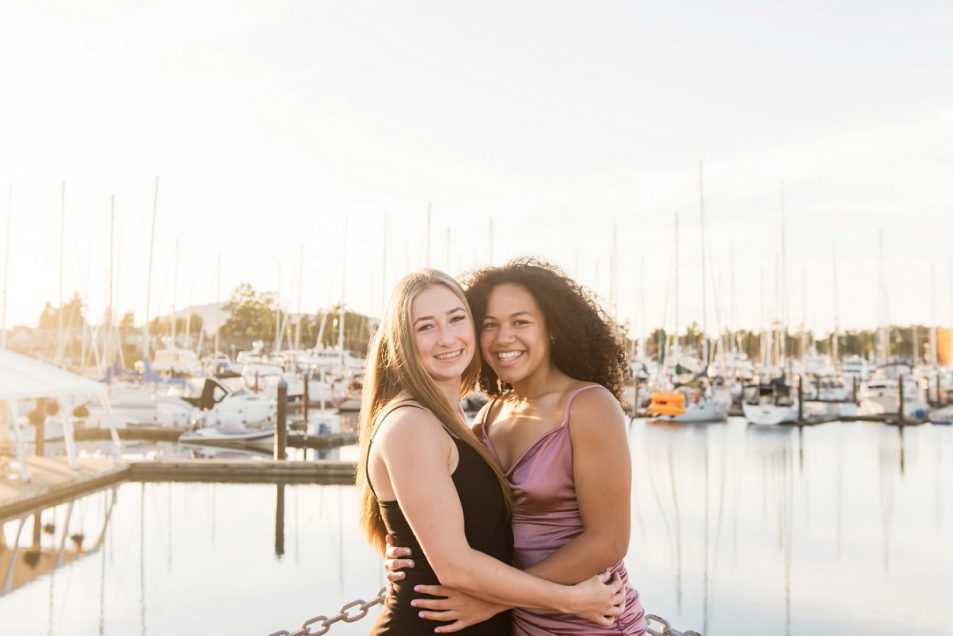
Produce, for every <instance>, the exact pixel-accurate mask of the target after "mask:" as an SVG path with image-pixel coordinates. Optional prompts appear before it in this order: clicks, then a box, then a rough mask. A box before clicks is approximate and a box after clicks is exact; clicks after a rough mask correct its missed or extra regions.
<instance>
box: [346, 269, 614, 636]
mask: <svg viewBox="0 0 953 636" xmlns="http://www.w3.org/2000/svg"><path fill="white" fill-rule="evenodd" d="M476 349H477V344H476V336H475V329H474V323H473V317H472V315H471V312H470V307H469V305H468V304H467V300H466V297H465V296H464V293H463V290H462V289H461V288H460V285H459V284H458V283H457V282H456V281H455V280H453V279H452V278H451V277H449V276H447V275H446V274H443V273H442V272H438V271H435V270H424V271H422V272H419V273H416V274H411V275H409V276H407V277H405V278H404V279H403V280H402V281H401V282H400V283H399V284H398V285H397V288H396V289H395V291H394V293H393V295H392V297H391V301H390V304H389V306H388V308H387V311H386V313H385V315H384V318H383V320H382V322H381V324H380V326H379V328H378V331H377V334H376V335H375V336H374V339H373V342H372V344H371V349H370V354H369V360H368V372H367V374H366V376H365V383H364V401H363V404H362V408H361V424H360V428H361V430H360V437H361V463H360V465H359V468H358V479H359V487H360V489H361V495H362V498H361V521H362V526H363V528H364V531H365V533H366V534H367V536H368V538H369V539H370V541H371V542H372V543H373V544H375V545H376V546H377V547H378V548H379V549H381V550H382V551H383V547H384V543H385V536H386V535H387V534H388V533H389V534H391V535H393V536H394V537H395V539H396V542H397V544H398V545H404V546H408V547H410V548H412V549H413V550H414V554H415V559H414V563H413V566H412V567H411V568H409V569H408V570H406V576H405V578H404V579H403V580H402V581H400V582H398V583H396V584H395V585H394V590H393V593H392V594H391V595H390V597H389V598H388V601H387V603H386V605H385V608H384V610H383V611H382V613H381V615H380V617H379V618H378V620H377V623H376V624H375V626H374V628H373V629H372V631H371V634H432V633H434V632H436V633H440V632H441V626H444V625H446V624H447V623H446V622H436V621H432V620H427V619H424V618H421V617H420V616H419V615H418V610H417V608H416V607H415V605H416V601H415V598H420V594H416V593H415V591H414V590H415V588H416V587H418V586H421V585H434V584H437V583H438V582H439V583H441V584H443V585H447V586H450V587H453V588H454V589H458V590H460V591H463V592H465V593H467V594H469V595H472V596H474V597H477V598H481V599H484V600H486V601H489V602H491V603H501V604H505V605H506V606H510V607H525V608H539V609H548V610H552V611H556V612H562V613H566V614H574V615H577V616H580V617H582V618H584V619H586V620H589V621H592V622H594V623H597V624H600V625H611V624H612V622H613V621H614V616H615V615H616V614H618V613H619V612H620V611H621V610H620V609H619V606H620V605H621V604H622V603H623V594H624V593H623V591H622V585H621V583H620V581H619V580H618V579H617V577H613V578H612V580H608V578H609V577H608V575H604V574H600V575H596V576H593V577H592V578H590V579H588V580H586V581H584V582H582V583H579V584H577V585H572V586H567V585H559V584H556V583H551V582H549V581H546V580H544V579H541V578H537V577H534V576H532V575H530V574H527V573H525V572H521V571H520V570H517V569H515V568H513V567H511V566H510V565H508V563H509V561H510V559H511V556H512V532H511V527H510V516H509V508H510V494H509V490H508V488H507V485H506V480H505V478H504V477H503V475H502V473H501V472H500V469H499V467H497V466H496V465H495V463H494V462H493V460H492V458H491V457H490V455H489V452H488V451H487V449H486V447H485V446H484V445H483V444H482V443H481V442H480V441H479V440H478V439H477V437H476V436H475V435H474V433H473V432H472V431H471V430H470V428H469V427H468V426H467V425H466V422H465V419H464V416H463V412H462V411H461V409H460V399H461V397H462V395H463V394H464V393H465V392H466V391H467V390H468V389H469V388H470V387H472V386H473V385H474V383H475V382H476V379H477V377H478V375H479V371H480V365H479V361H478V360H477V358H476V355H475V354H476ZM446 618H447V620H452V617H446ZM510 631H511V625H510V615H509V613H508V612H503V613H500V614H496V615H495V616H493V617H490V618H488V619H487V620H485V621H483V622H480V623H477V624H474V625H472V626H469V627H467V628H466V629H464V630H462V631H460V632H459V633H461V634H480V635H490V634H493V635H505V634H506V635H508V634H510Z"/></svg>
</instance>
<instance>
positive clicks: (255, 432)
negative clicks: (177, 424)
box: [179, 422, 275, 446]
mask: <svg viewBox="0 0 953 636" xmlns="http://www.w3.org/2000/svg"><path fill="white" fill-rule="evenodd" d="M274 436H275V427H274V426H271V427H268V428H246V427H245V426H243V425H241V424H239V423H237V422H229V423H225V424H222V425H220V426H206V427H204V428H200V429H197V430H195V431H189V432H187V433H182V435H181V436H180V437H179V442H180V443H182V444H201V445H206V446H214V445H226V446H227V445H233V444H234V445H247V444H254V445H256V446H257V445H259V444H261V443H266V445H269V446H270V445H272V444H273V440H274Z"/></svg>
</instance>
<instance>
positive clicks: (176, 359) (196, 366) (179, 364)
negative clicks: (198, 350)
mask: <svg viewBox="0 0 953 636" xmlns="http://www.w3.org/2000/svg"><path fill="white" fill-rule="evenodd" d="M151 365H152V370H153V371H155V372H156V373H160V374H169V375H175V376H184V375H198V374H199V373H201V372H202V365H201V363H199V359H198V356H196V355H195V352H194V351H192V350H191V349H173V348H168V349H159V350H158V351H156V352H155V359H153V360H152V361H151Z"/></svg>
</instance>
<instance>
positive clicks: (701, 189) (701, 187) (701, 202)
mask: <svg viewBox="0 0 953 636" xmlns="http://www.w3.org/2000/svg"><path fill="white" fill-rule="evenodd" d="M698 211H699V216H700V217H701V238H702V362H703V364H704V365H705V368H707V367H708V289H707V280H706V276H705V181H704V173H703V166H702V162H701V161H700V160H699V162H698Z"/></svg>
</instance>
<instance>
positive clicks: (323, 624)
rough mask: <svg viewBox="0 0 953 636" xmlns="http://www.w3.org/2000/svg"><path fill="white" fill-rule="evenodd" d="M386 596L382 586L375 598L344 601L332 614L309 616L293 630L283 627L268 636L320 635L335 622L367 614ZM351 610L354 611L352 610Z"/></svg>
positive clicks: (350, 619) (384, 588)
mask: <svg viewBox="0 0 953 636" xmlns="http://www.w3.org/2000/svg"><path fill="white" fill-rule="evenodd" d="M386 598H387V588H386V587H382V588H381V589H380V590H379V591H378V592H377V598H373V599H371V600H369V601H365V600H364V599H362V598H359V599H357V600H355V601H351V602H350V603H345V604H344V605H342V606H341V609H340V610H338V613H337V614H336V615H334V616H331V617H327V616H315V617H314V618H309V619H308V620H306V621H305V622H303V623H301V627H300V628H298V629H297V630H295V631H293V632H289V631H287V630H284V629H283V630H280V631H277V632H272V633H271V634H269V635H268V636H321V635H322V634H327V633H328V630H330V629H331V626H332V625H334V624H335V623H340V622H344V623H354V622H356V621H359V620H361V619H362V618H364V617H365V616H367V611H368V610H369V609H371V608H372V607H374V606H375V605H379V604H382V603H383V602H384V599H386ZM351 610H354V611H353V612H352V611H351ZM312 625H316V627H315V629H314V630H312V629H311V626H312Z"/></svg>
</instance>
